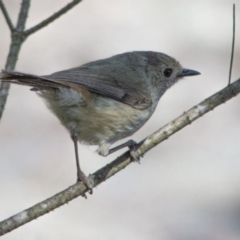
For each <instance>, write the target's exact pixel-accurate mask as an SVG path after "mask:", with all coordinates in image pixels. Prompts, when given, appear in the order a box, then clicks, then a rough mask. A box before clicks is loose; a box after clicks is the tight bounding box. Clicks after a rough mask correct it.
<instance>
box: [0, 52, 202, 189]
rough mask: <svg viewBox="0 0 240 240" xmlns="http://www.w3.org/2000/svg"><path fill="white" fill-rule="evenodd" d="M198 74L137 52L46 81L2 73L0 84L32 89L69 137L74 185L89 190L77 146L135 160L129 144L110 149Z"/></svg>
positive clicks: (165, 58) (156, 55)
mask: <svg viewBox="0 0 240 240" xmlns="http://www.w3.org/2000/svg"><path fill="white" fill-rule="evenodd" d="M198 74H200V73H199V72H197V71H195V70H190V69H186V68H182V66H181V65H180V64H179V62H178V61H176V60H175V59H174V58H172V57H170V56H168V55H166V54H163V53H159V52H143V51H136V52H127V53H123V54H119V55H115V56H113V57H110V58H107V59H102V60H98V61H94V62H90V63H87V64H85V65H82V66H80V67H76V68H72V69H68V70H64V71H60V72H56V73H53V74H50V75H46V76H37V75H32V74H25V73H20V72H7V71H2V73H1V75H0V81H2V82H10V83H15V84H20V85H27V86H31V87H32V88H31V90H33V91H36V93H37V94H38V95H39V96H40V97H42V98H43V99H44V100H45V102H46V104H47V106H48V108H49V109H50V110H51V111H52V112H53V113H54V114H55V115H56V116H57V117H58V118H59V120H60V122H61V123H62V125H63V126H65V127H66V128H67V130H68V131H69V132H70V136H71V138H72V140H73V142H74V148H75V155H76V164H77V180H78V181H83V183H84V184H85V185H86V187H87V188H89V189H91V185H90V183H89V181H88V178H87V177H86V176H85V174H84V173H83V171H82V170H81V168H80V164H79V157H78V148H77V142H78V141H79V142H81V143H85V144H89V145H98V153H99V154H100V155H102V156H107V155H109V154H111V153H113V152H115V151H117V150H119V149H121V148H123V147H129V149H130V155H131V156H132V158H133V159H135V160H137V159H136V157H135V154H134V151H135V148H136V143H135V142H134V141H133V140H130V141H127V142H126V143H124V144H121V145H119V146H117V147H114V148H110V147H111V145H112V144H113V143H115V142H117V141H118V140H120V139H123V138H126V137H129V136H131V135H132V134H133V133H135V132H136V131H137V130H138V129H139V128H141V127H142V126H143V125H144V124H145V123H146V122H147V120H148V119H149V118H150V117H151V115H152V114H153V113H154V111H155V109H156V106H157V104H158V101H159V99H160V98H161V96H162V95H163V94H164V93H165V91H166V90H167V89H169V88H170V87H171V86H172V85H173V84H175V83H176V82H177V81H178V80H179V79H181V78H183V77H187V76H194V75H198Z"/></svg>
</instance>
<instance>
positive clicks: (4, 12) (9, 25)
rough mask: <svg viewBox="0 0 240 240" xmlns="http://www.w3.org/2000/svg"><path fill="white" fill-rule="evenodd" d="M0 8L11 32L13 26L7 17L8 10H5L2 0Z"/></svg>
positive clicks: (0, 0)
mask: <svg viewBox="0 0 240 240" xmlns="http://www.w3.org/2000/svg"><path fill="white" fill-rule="evenodd" d="M0 8H1V10H2V13H3V16H4V17H5V20H6V22H7V25H8V27H9V29H10V31H11V32H13V31H14V26H13V24H12V21H11V19H10V17H9V14H8V11H7V9H6V7H5V5H4V3H3V2H2V0H0Z"/></svg>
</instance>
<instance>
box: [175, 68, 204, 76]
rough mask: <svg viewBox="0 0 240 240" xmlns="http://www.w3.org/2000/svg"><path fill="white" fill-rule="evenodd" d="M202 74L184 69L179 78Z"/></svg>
mask: <svg viewBox="0 0 240 240" xmlns="http://www.w3.org/2000/svg"><path fill="white" fill-rule="evenodd" d="M200 74H201V73H200V72H198V71H195V70H191V69H187V68H183V70H182V73H180V74H179V77H188V76H195V75H200Z"/></svg>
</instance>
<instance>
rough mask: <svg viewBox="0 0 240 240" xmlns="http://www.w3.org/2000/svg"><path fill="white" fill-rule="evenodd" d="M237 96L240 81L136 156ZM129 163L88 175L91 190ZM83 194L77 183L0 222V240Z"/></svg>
mask: <svg viewBox="0 0 240 240" xmlns="http://www.w3.org/2000/svg"><path fill="white" fill-rule="evenodd" d="M239 92H240V79H238V80H237V81H236V82H234V83H232V84H231V85H229V86H228V87H226V88H224V89H222V90H221V91H219V92H218V93H216V94H214V95H213V96H211V97H209V98H208V99H206V100H204V101H203V102H201V103H199V104H198V105H196V106H195V107H193V108H191V109H190V110H189V111H187V112H185V113H184V114H182V115H181V116H180V117H178V118H176V119H175V120H173V121H172V122H170V123H169V124H167V125H165V126H164V127H162V128H161V129H159V130H158V131H157V132H155V133H153V134H152V135H150V136H149V137H148V138H146V139H144V140H143V141H142V142H141V143H139V144H138V148H137V151H136V156H137V157H139V156H142V155H143V154H144V153H146V152H147V151H149V150H150V149H151V148H153V147H155V146H156V145H157V144H159V143H160V142H162V141H164V140H165V139H167V138H168V137H169V136H171V135H173V134H174V133H176V132H177V131H179V130H180V129H182V128H184V127H185V126H187V125H189V124H191V123H192V122H193V121H195V120H197V119H198V118H199V117H201V116H203V115H204V114H206V113H207V112H209V111H210V110H213V109H214V108H215V107H217V106H219V105H221V104H222V103H224V102H226V101H228V100H229V99H231V98H233V97H234V96H236V95H237V94H238V93H239ZM130 163H131V159H130V157H129V152H126V153H124V154H123V155H122V156H120V157H118V158H117V159H116V160H114V161H113V162H111V163H110V164H107V165H106V166H105V167H103V168H101V169H100V170H98V171H97V172H95V173H94V174H93V175H91V176H90V177H89V178H90V179H89V180H90V183H91V184H92V186H94V187H96V186H97V185H99V184H100V183H102V182H104V181H105V180H107V179H108V178H110V177H111V176H113V175H114V174H116V173H117V172H119V171H121V170H123V169H124V168H125V167H126V166H128V165H129V164H130ZM86 191H87V189H86V187H85V186H84V185H83V184H82V183H76V184H74V185H72V186H71V187H69V188H68V189H66V190H64V191H62V192H60V193H58V194H56V195H54V196H52V197H51V198H49V199H47V200H45V201H42V202H40V203H38V204H36V205H34V206H32V207H31V208H28V209H26V210H24V211H22V212H20V213H18V214H16V215H14V216H12V217H10V218H8V219H6V220H4V221H2V222H0V236H2V235H4V234H6V233H8V232H10V231H12V230H14V229H16V228H18V227H20V226H22V225H24V224H25V223H27V222H30V221H32V220H34V219H36V218H38V217H40V216H42V215H44V214H46V213H48V212H50V211H52V210H54V209H55V208H58V207H60V206H62V205H63V204H65V203H67V202H69V201H71V200H72V199H74V198H76V197H78V196H80V195H82V196H84V195H85V193H86Z"/></svg>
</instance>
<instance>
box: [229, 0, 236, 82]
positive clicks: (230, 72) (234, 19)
mask: <svg viewBox="0 0 240 240" xmlns="http://www.w3.org/2000/svg"><path fill="white" fill-rule="evenodd" d="M235 26H236V18H235V3H234V4H233V36H232V52H231V60H230V68H229V77H228V85H229V84H230V83H231V76H232V66H233V57H234V45H235Z"/></svg>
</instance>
